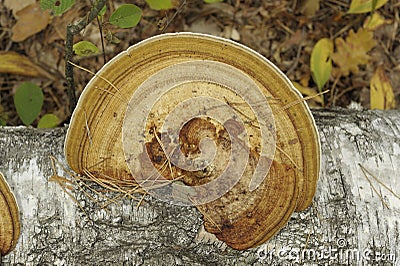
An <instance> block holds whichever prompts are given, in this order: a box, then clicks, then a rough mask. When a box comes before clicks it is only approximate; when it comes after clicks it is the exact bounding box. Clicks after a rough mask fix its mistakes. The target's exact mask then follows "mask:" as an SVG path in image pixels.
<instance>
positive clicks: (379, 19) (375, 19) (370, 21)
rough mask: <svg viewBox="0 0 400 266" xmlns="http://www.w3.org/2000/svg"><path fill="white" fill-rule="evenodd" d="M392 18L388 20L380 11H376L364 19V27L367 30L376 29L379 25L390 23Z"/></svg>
mask: <svg viewBox="0 0 400 266" xmlns="http://www.w3.org/2000/svg"><path fill="white" fill-rule="evenodd" d="M390 23H391V21H390V20H386V19H385V18H384V17H383V16H382V15H380V14H379V13H378V12H374V13H373V14H372V15H371V16H368V17H367V19H366V20H365V21H364V25H363V27H364V29H367V30H376V29H377V28H378V27H379V26H381V25H383V24H390Z"/></svg>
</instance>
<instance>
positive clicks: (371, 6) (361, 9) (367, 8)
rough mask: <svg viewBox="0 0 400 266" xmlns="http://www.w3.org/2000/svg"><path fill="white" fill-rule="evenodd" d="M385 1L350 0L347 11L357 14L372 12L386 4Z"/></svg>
mask: <svg viewBox="0 0 400 266" xmlns="http://www.w3.org/2000/svg"><path fill="white" fill-rule="evenodd" d="M387 1H388V0H352V1H351V4H350V8H349V10H348V11H347V13H348V14H359V13H367V12H372V11H374V10H376V9H378V8H380V7H381V6H383V5H384V4H386V3H387Z"/></svg>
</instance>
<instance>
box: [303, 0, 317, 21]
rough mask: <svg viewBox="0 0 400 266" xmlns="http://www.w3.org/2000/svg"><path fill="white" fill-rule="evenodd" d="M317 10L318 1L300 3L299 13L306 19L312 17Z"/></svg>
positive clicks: (305, 0) (308, 0)
mask: <svg viewBox="0 0 400 266" xmlns="http://www.w3.org/2000/svg"><path fill="white" fill-rule="evenodd" d="M318 10H319V0H303V1H301V2H300V12H301V13H302V14H304V15H305V16H307V17H312V16H314V15H315V13H316V12H317V11H318Z"/></svg>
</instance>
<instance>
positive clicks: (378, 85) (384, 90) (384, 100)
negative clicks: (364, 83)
mask: <svg viewBox="0 0 400 266" xmlns="http://www.w3.org/2000/svg"><path fill="white" fill-rule="evenodd" d="M370 96H371V100H370V102H371V109H381V110H388V109H394V108H395V107H396V102H395V100H394V93H393V88H392V85H391V84H390V80H389V78H388V77H387V75H386V74H385V70H384V68H383V65H380V66H379V67H378V68H377V69H376V70H375V73H374V75H373V76H372V79H371V84H370Z"/></svg>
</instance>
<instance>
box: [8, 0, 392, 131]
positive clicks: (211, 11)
mask: <svg viewBox="0 0 400 266" xmlns="http://www.w3.org/2000/svg"><path fill="white" fill-rule="evenodd" d="M125 2H129V3H135V4H136V5H137V6H139V7H140V8H141V9H142V11H143V13H142V18H141V20H140V22H139V24H138V25H137V26H136V27H134V28H132V29H120V28H117V27H115V26H113V25H111V24H109V23H106V22H104V23H102V31H103V35H104V40H105V50H104V51H105V56H106V60H110V59H111V58H112V57H114V56H115V55H116V54H118V53H119V52H121V51H123V50H125V49H127V48H128V47H129V46H131V45H133V44H135V43H137V42H139V41H141V40H143V39H146V38H149V37H151V36H154V35H157V34H160V33H163V32H180V31H191V32H201V33H208V34H212V35H217V36H222V37H225V38H229V39H232V40H234V41H237V42H240V43H242V44H244V45H247V46H249V47H250V48H252V49H254V50H256V51H258V52H259V53H261V54H262V55H264V56H265V57H266V58H268V59H269V60H270V61H272V62H273V63H274V64H276V65H277V66H278V67H279V68H280V69H281V70H282V71H283V72H284V73H285V74H286V75H287V76H288V77H289V79H290V80H291V81H292V82H294V83H295V84H296V87H298V88H299V90H300V91H301V92H302V93H303V95H304V96H310V95H315V94H316V93H318V92H319V89H318V88H317V85H316V83H315V82H314V80H313V77H312V73H311V70H310V56H311V53H312V50H313V48H314V46H315V44H316V43H317V42H318V41H319V40H320V39H322V38H329V39H330V40H332V43H333V44H334V51H335V53H336V60H334V61H333V70H332V74H331V76H330V78H329V80H328V82H327V83H326V84H325V86H324V87H323V88H321V90H322V89H323V90H327V89H329V90H330V91H329V92H328V93H326V94H324V96H323V99H322V98H321V97H317V98H315V99H314V100H311V101H309V104H310V105H311V106H312V107H328V108H329V107H333V106H341V107H348V106H349V105H350V104H351V103H356V104H355V105H354V104H353V106H361V107H363V108H370V107H371V104H370V101H371V97H370V94H371V92H370V87H371V85H370V83H371V79H372V77H373V75H374V73H375V72H376V70H377V69H378V68H379V69H383V72H382V73H383V78H384V79H387V80H388V81H389V82H390V83H389V84H390V85H391V89H392V91H393V95H394V98H395V100H396V103H397V105H392V106H391V107H390V108H399V104H398V103H399V102H400V27H399V22H400V20H399V13H400V12H399V11H400V3H399V2H398V0H388V2H387V3H386V4H385V5H383V6H382V7H381V8H379V9H377V10H375V11H374V12H373V13H374V14H378V15H379V18H377V20H379V21H378V22H376V24H377V26H376V27H375V26H368V25H370V24H368V21H367V20H368V18H369V17H370V16H371V12H368V13H362V14H348V13H347V11H348V10H349V7H350V1H347V0H326V1H321V2H319V1H314V0H312V1H308V0H302V1H300V0H298V1H296V0H292V1H287V0H279V1H272V0H268V1H261V0H255V1H250V0H242V1H239V0H225V1H224V2H222V3H214V4H206V3H204V2H203V0H186V1H184V0H181V1H179V0H176V1H174V3H175V7H174V8H172V9H170V10H167V11H156V10H152V9H150V8H149V6H148V5H147V4H146V2H145V1H144V0H137V1H111V0H110V1H108V2H107V7H108V10H110V12H111V11H113V10H115V9H116V8H117V7H118V6H119V5H120V4H122V3H125ZM35 3H36V1H35V0H0V51H3V53H4V52H10V51H14V52H16V53H18V54H20V55H24V56H26V58H27V59H28V60H29V61H30V63H32V64H34V65H35V66H39V67H40V69H42V70H43V71H44V72H41V71H39V72H38V73H36V72H35V73H36V74H35V73H33V74H32V73H28V72H29V70H28V69H27V70H26V73H20V72H21V71H19V72H18V71H17V73H15V72H13V73H10V72H12V71H7V70H4V69H2V68H1V66H0V93H1V94H0V119H2V120H3V122H4V123H3V124H6V125H20V124H22V122H21V120H20V118H19V116H18V114H17V112H16V108H15V106H14V100H13V97H14V95H15V91H16V89H17V88H18V87H19V86H20V85H21V84H22V83H24V82H27V81H29V82H33V83H35V84H37V85H38V86H39V87H40V88H42V90H43V93H44V105H43V108H42V111H41V115H43V114H45V113H53V114H55V115H56V116H57V117H59V119H60V124H62V123H64V122H68V117H69V115H70V113H69V110H68V102H69V100H68V96H67V93H66V82H65V73H64V71H65V60H64V48H65V37H66V26H67V25H68V24H69V23H72V22H77V21H79V20H80V19H82V18H84V17H85V15H86V14H87V13H88V12H89V10H90V8H91V1H89V0H87V1H83V0H82V1H77V2H76V3H75V4H74V5H73V6H72V8H71V9H69V10H68V11H67V12H65V13H64V14H62V15H61V16H53V15H52V14H51V13H50V12H49V11H42V10H38V8H37V6H38V3H36V4H35ZM29 5H31V6H29ZM32 5H33V6H32ZM35 5H36V6H35ZM33 7H35V8H33ZM24 8H25V9H24ZM37 12H39V13H37ZM32 13H33V14H35V15H34V16H31V17H29V16H30V14H31V15H32ZM38 14H39V15H38ZM38 16H39V17H38ZM107 16H109V13H106V14H105V18H104V21H108V20H107ZM40 17H41V18H46V19H47V20H46V21H45V22H44V25H43V26H41V27H42V29H41V30H40V31H39V32H37V33H34V34H32V33H30V34H29V33H28V34H26V33H24V29H28V32H29V29H31V28H34V26H35V24H37V23H39V21H40V20H39V18H40ZM20 20H23V21H24V23H25V26H23V27H22V29H21V27H19V28H18V27H17V28H16V27H15V25H16V23H17V22H19V21H20ZM24 27H25V28H24ZM21 31H22V32H21ZM361 31H363V32H364V33H365V32H368V33H365V34H364V35H363V34H362V33H361ZM352 32H353V33H352ZM354 33H355V34H354ZM21 35H22V37H21ZM352 35H354V36H353V37H351V36H352ZM349 36H350V37H351V38H348V37H349ZM80 40H87V41H91V42H92V43H94V44H96V45H97V47H99V48H101V36H100V30H99V25H98V22H97V21H96V20H95V21H93V22H92V23H90V25H89V26H87V27H86V29H85V30H84V31H83V32H82V34H81V35H80V36H76V38H75V40H74V41H75V42H78V41H80ZM366 43H367V44H368V43H369V44H370V47H372V48H371V49H366V48H365V47H364V46H365V45H366ZM344 44H345V45H344ZM358 46H360V47H358ZM345 48H346V49H347V50H346V49H345ZM340 49H341V50H340ZM362 49H364V53H363V52H362V51H361V52H360V56H361V57H362V56H363V58H364V61H363V60H362V59H361V58H359V59H360V62H358V63H355V64H354V62H351V61H352V60H353V59H352V58H351V57H349V54H352V53H355V54H357V52H358V51H360V50H362ZM346 51H347V53H348V54H346ZM334 59H335V58H334ZM356 59H357V58H356ZM74 60H75V62H77V63H78V64H79V65H80V66H82V67H85V68H87V69H90V70H91V71H93V72H96V71H97V70H99V69H100V68H101V67H102V65H103V64H104V59H103V55H100V54H99V55H96V56H90V57H85V58H81V57H76V58H74ZM346 60H347V61H346ZM341 62H342V63H344V64H349V65H351V64H353V68H352V69H350V70H351V71H350V72H348V71H346V70H344V69H343V65H341ZM2 63H3V62H0V65H1V64H2ZM346 72H348V73H346ZM22 74H24V75H22ZM28 74H29V75H30V76H27V75H28ZM74 77H75V81H76V91H77V94H78V96H79V94H80V93H81V92H82V90H83V88H84V87H85V85H86V84H87V83H88V81H89V80H90V78H91V77H92V75H91V74H89V73H87V72H85V71H82V70H79V69H75V76H74ZM381 78H382V77H381ZM389 96H390V95H389ZM380 97H383V98H385V97H387V95H386V94H385V93H384V94H382V95H381V96H380ZM390 97H391V96H390ZM39 117H40V116H39ZM32 125H33V126H35V125H37V120H36V121H35V122H34V123H33V124H32Z"/></svg>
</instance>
